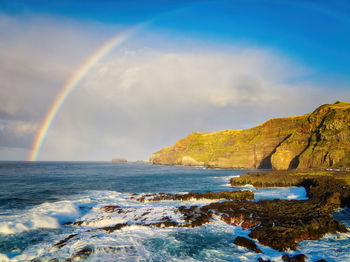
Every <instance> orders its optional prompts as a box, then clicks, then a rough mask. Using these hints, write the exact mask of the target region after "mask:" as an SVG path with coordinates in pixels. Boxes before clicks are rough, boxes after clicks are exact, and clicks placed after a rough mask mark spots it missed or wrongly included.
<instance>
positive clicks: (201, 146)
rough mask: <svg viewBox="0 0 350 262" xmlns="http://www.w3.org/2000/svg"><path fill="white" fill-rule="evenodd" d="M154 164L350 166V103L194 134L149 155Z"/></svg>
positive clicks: (281, 166)
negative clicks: (253, 124) (234, 127)
mask: <svg viewBox="0 0 350 262" xmlns="http://www.w3.org/2000/svg"><path fill="white" fill-rule="evenodd" d="M150 162H151V163H153V164H163V165H190V166H191V165H193V166H198V165H203V166H208V167H219V168H273V169H292V168H311V167H322V168H323V167H350V103H346V102H337V103H335V104H332V105H322V106H320V107H319V108H317V109H316V110H315V111H314V112H313V113H311V114H306V115H303V116H294V117H286V118H278V119H271V120H268V121H267V122H265V123H263V124H261V125H259V126H256V127H253V128H250V129H246V130H225V131H219V132H216V133H192V134H190V135H189V136H187V137H186V138H184V139H181V140H179V141H178V142H176V144H175V145H174V146H172V147H165V148H163V149H162V150H160V151H158V152H156V153H154V154H152V155H151V157H150Z"/></svg>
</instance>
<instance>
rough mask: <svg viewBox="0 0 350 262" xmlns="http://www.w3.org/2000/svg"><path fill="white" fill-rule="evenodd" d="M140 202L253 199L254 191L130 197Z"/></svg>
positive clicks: (159, 194)
mask: <svg viewBox="0 0 350 262" xmlns="http://www.w3.org/2000/svg"><path fill="white" fill-rule="evenodd" d="M132 199H135V200H137V201H140V202H145V200H147V201H161V200H182V201H187V200H191V199H197V200H198V199H226V200H233V201H239V200H254V193H253V192H252V191H250V190H239V191H224V192H216V193H213V192H210V191H208V192H206V193H188V194H165V193H158V194H146V195H143V196H141V197H139V198H135V197H132Z"/></svg>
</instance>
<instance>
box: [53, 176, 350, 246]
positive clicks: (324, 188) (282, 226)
mask: <svg viewBox="0 0 350 262" xmlns="http://www.w3.org/2000/svg"><path fill="white" fill-rule="evenodd" d="M286 172H287V171H283V172H282V173H283V174H284V175H285V179H284V182H283V184H278V185H279V186H281V185H284V186H286V185H287V186H290V185H299V186H303V187H305V189H306V192H307V195H308V197H309V199H308V200H280V199H274V200H260V201H258V202H253V201H249V200H242V199H244V198H245V197H247V198H248V199H253V198H254V197H253V196H254V194H253V192H251V191H241V193H240V194H238V196H239V197H238V198H236V200H238V201H225V202H214V203H211V204H208V205H204V206H196V205H193V206H179V207H174V209H173V212H175V213H178V214H181V215H182V217H183V222H176V221H175V220H173V219H172V218H171V216H168V215H166V214H165V215H164V216H163V217H162V218H160V219H158V220H156V221H152V222H149V221H147V219H146V217H147V215H148V214H150V212H156V211H152V209H147V210H146V211H145V212H144V213H139V214H138V215H136V214H135V216H134V220H133V221H129V222H128V223H122V224H116V225H112V226H108V227H102V228H96V229H94V230H104V231H106V232H108V233H111V232H114V231H116V230H120V229H122V228H124V227H128V226H132V225H142V226H149V227H198V226H202V225H204V224H207V223H212V222H215V221H217V218H219V219H220V220H221V221H223V222H225V223H227V224H229V225H235V226H241V227H242V228H243V229H245V230H250V233H249V237H250V238H252V239H256V240H257V241H258V242H259V243H260V244H262V245H265V246H269V247H271V248H273V249H275V250H278V251H281V252H282V251H286V250H289V249H291V250H296V248H297V242H298V241H301V240H312V239H319V238H321V237H323V236H324V235H325V234H327V233H337V232H339V233H345V232H348V229H347V228H346V227H345V226H344V225H343V224H342V223H340V222H338V221H336V220H335V219H334V218H333V215H332V212H333V211H335V210H336V209H337V208H340V207H344V206H348V207H349V205H350V203H349V196H350V186H349V183H348V182H347V181H349V178H350V173H349V172H343V173H342V172H340V173H337V172H321V171H318V172H316V171H310V170H309V171H305V172H300V171H298V172H292V173H290V174H289V175H288V173H286ZM278 175H281V171H272V172H268V171H263V172H260V173H258V174H257V173H256V172H255V173H254V172H252V173H248V174H245V175H242V176H241V178H239V177H238V178H233V179H231V184H232V185H237V184H239V183H243V182H242V181H247V179H251V180H249V181H250V182H251V183H252V184H253V185H258V186H259V187H264V186H265V185H267V186H270V184H269V183H267V182H266V183H267V184H264V181H271V178H273V177H274V176H278ZM295 177H297V178H298V179H296V178H295ZM272 180H273V179H272ZM244 183H245V182H244ZM237 192H238V191H227V192H217V193H212V192H207V193H188V194H165V193H158V194H148V195H138V194H132V195H131V197H130V198H131V199H134V200H136V201H140V202H143V201H145V200H147V201H162V200H189V199H193V198H195V199H201V198H209V199H216V198H219V199H223V198H225V197H223V196H225V195H227V196H230V194H233V195H234V196H235V195H236V194H237ZM246 194H247V195H246ZM242 196H244V197H242ZM235 197H237V195H236V196H235ZM100 210H102V211H104V212H106V214H113V213H115V214H117V215H127V214H128V213H130V212H135V211H136V209H135V208H131V207H121V206H104V207H100ZM69 225H72V226H88V225H89V221H84V222H83V221H76V222H74V223H69ZM248 240H249V239H248ZM248 240H247V241H246V240H244V239H241V238H240V239H238V240H237V241H238V242H240V243H241V245H243V244H244V245H248V244H249V245H251V242H250V241H248ZM64 241H65V240H64ZM243 242H244V243H243ZM242 243H243V244H242ZM56 245H57V246H59V245H61V242H59V243H57V244H56Z"/></svg>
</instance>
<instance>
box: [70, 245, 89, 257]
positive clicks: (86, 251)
mask: <svg viewBox="0 0 350 262" xmlns="http://www.w3.org/2000/svg"><path fill="white" fill-rule="evenodd" d="M93 251H94V250H93V248H92V247H90V246H86V247H84V248H83V249H81V250H79V251H78V252H76V253H75V254H73V255H72V257H71V260H72V261H78V260H82V259H86V258H88V257H89V256H90V255H91V253H92V252H93Z"/></svg>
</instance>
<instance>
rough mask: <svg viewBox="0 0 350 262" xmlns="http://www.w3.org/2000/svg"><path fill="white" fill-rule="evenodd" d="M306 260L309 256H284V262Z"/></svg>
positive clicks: (301, 261)
mask: <svg viewBox="0 0 350 262" xmlns="http://www.w3.org/2000/svg"><path fill="white" fill-rule="evenodd" d="M305 259H307V256H305V255H304V254H299V255H295V256H293V257H291V256H289V255H283V256H282V260H283V261H284V262H305Z"/></svg>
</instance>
